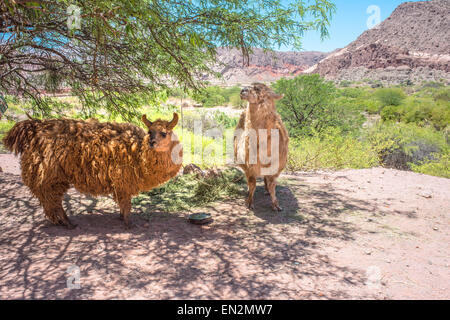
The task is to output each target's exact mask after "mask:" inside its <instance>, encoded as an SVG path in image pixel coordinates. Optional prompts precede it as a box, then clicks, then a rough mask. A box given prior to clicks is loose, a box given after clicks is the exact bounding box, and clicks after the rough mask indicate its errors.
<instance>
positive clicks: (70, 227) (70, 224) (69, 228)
mask: <svg viewBox="0 0 450 320" xmlns="http://www.w3.org/2000/svg"><path fill="white" fill-rule="evenodd" d="M76 227H77V224H73V223H70V222H69V224H67V225H66V228H67V229H68V230H73V229H75V228H76Z"/></svg>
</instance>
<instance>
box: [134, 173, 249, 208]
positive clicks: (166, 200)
mask: <svg viewBox="0 0 450 320" xmlns="http://www.w3.org/2000/svg"><path fill="white" fill-rule="evenodd" d="M246 192H247V183H246V180H245V175H244V174H243V173H242V171H240V170H238V169H235V168H228V169H225V170H223V171H221V174H220V175H218V176H216V177H211V178H201V177H197V176H196V175H195V174H186V175H180V176H177V177H175V178H174V179H172V180H170V181H169V182H167V183H166V184H164V185H162V186H161V187H158V188H155V189H153V190H151V191H149V192H144V193H141V194H140V195H139V196H137V197H135V198H133V200H132V204H133V205H134V206H135V207H138V208H140V209H141V210H143V211H145V212H154V211H163V212H177V211H183V210H188V209H191V208H195V207H202V206H205V205H207V204H209V203H212V202H215V201H218V200H227V199H234V198H241V197H243V196H245V195H246Z"/></svg>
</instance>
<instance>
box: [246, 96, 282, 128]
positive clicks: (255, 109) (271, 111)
mask: <svg viewBox="0 0 450 320" xmlns="http://www.w3.org/2000/svg"><path fill="white" fill-rule="evenodd" d="M275 114H276V110H275V105H274V103H273V101H270V100H269V101H265V102H263V103H250V104H249V105H248V107H247V116H246V118H247V123H246V127H251V128H266V127H267V123H271V122H273V116H274V115H275Z"/></svg>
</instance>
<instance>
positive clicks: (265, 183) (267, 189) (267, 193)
mask: <svg viewBox="0 0 450 320" xmlns="http://www.w3.org/2000/svg"><path fill="white" fill-rule="evenodd" d="M264 189H265V190H266V192H265V195H269V194H270V192H269V185H268V183H267V177H264Z"/></svg>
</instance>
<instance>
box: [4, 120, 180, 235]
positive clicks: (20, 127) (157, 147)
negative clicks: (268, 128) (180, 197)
mask: <svg viewBox="0 0 450 320" xmlns="http://www.w3.org/2000/svg"><path fill="white" fill-rule="evenodd" d="M142 120H143V122H144V123H145V124H146V126H147V127H148V129H149V130H148V133H146V132H145V131H144V130H143V129H141V128H139V127H137V126H134V125H131V124H127V123H100V122H98V121H97V120H88V121H81V120H69V119H52V120H42V121H41V120H26V121H22V122H19V123H17V124H16V125H15V126H14V127H13V128H12V129H11V130H10V131H9V132H8V134H7V135H6V137H5V138H4V140H3V143H4V144H5V146H6V147H7V148H8V149H9V150H10V151H12V152H14V153H15V154H16V155H17V154H18V153H19V154H21V160H20V161H21V168H22V180H23V182H24V184H25V185H27V186H28V187H29V188H30V190H31V192H32V193H33V194H34V195H35V196H36V197H37V198H38V199H39V201H40V203H41V205H42V206H43V208H44V212H45V215H46V216H47V218H48V219H49V220H50V221H51V222H53V223H54V224H58V225H65V226H67V227H74V226H73V225H72V224H71V222H70V221H69V219H68V218H67V215H66V213H65V212H64V209H63V206H62V199H63V196H64V194H65V193H66V191H67V190H68V189H69V188H70V187H71V186H73V187H75V188H76V189H77V190H78V191H80V192H82V193H85V194H89V195H93V196H99V195H112V196H113V198H114V200H115V201H116V203H117V204H118V205H119V207H120V214H121V218H123V220H124V221H125V224H126V225H127V226H128V225H129V219H128V215H129V213H130V210H131V198H132V196H134V195H137V194H138V193H139V192H140V191H147V190H150V189H152V188H154V187H156V186H158V185H160V184H162V183H164V182H166V181H168V180H169V179H170V178H172V177H174V176H175V175H176V174H177V172H178V171H179V169H180V167H181V157H182V148H181V144H180V143H179V142H178V141H177V138H176V136H175V134H174V133H173V132H172V129H173V128H174V127H175V125H176V124H177V122H178V115H177V114H176V113H174V118H173V120H172V121H170V122H169V121H163V120H157V121H155V122H150V121H148V120H147V118H146V117H145V116H143V117H142ZM172 151H173V152H172ZM172 153H173V154H174V155H175V159H176V157H179V158H178V159H176V161H175V162H176V163H174V161H172ZM178 160H179V161H178Z"/></svg>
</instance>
